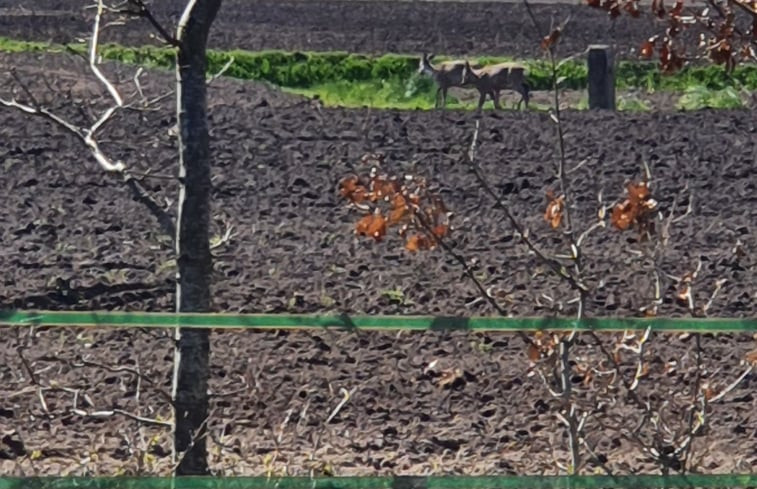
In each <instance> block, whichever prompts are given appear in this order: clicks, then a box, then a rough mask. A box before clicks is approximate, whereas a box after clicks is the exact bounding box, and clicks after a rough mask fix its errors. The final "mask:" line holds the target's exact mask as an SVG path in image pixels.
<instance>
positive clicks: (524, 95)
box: [518, 83, 529, 110]
mask: <svg viewBox="0 0 757 489" xmlns="http://www.w3.org/2000/svg"><path fill="white" fill-rule="evenodd" d="M518 91H519V92H520V100H519V101H518V110H520V103H521V102H526V108H528V99H529V96H528V85H527V84H525V83H521V85H520V90H518Z"/></svg>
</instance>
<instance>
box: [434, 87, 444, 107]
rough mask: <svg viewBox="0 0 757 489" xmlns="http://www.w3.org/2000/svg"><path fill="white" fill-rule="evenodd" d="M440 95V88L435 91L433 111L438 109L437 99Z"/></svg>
mask: <svg viewBox="0 0 757 489" xmlns="http://www.w3.org/2000/svg"><path fill="white" fill-rule="evenodd" d="M441 94H442V87H439V88H437V89H436V99H434V108H435V109H438V108H439V98H440V97H441Z"/></svg>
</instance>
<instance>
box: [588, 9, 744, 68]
mask: <svg viewBox="0 0 757 489" xmlns="http://www.w3.org/2000/svg"><path fill="white" fill-rule="evenodd" d="M587 3H588V5H589V6H590V7H594V8H599V9H602V10H606V11H607V13H608V15H609V16H610V17H611V18H613V19H614V18H616V17H618V16H620V15H621V13H622V11H625V12H627V13H628V15H630V16H631V17H640V16H641V13H642V11H641V10H640V8H639V2H638V0H587ZM707 4H708V5H709V6H708V7H705V8H696V7H693V6H692V7H688V8H686V7H685V6H684V1H683V0H675V3H674V4H673V5H672V6H670V5H668V6H666V5H665V0H652V3H651V13H652V15H654V16H655V17H657V18H658V19H660V20H661V21H664V23H665V25H666V27H665V31H664V33H662V34H658V35H655V36H652V37H650V38H649V39H647V40H645V41H644V42H643V43H642V45H641V48H640V56H641V57H642V58H644V59H652V58H653V57H654V56H655V53H657V57H658V60H659V64H660V70H661V71H662V72H663V73H673V72H675V71H677V70H679V69H681V68H682V67H683V66H684V64H685V62H686V61H687V60H688V59H689V58H688V57H687V54H686V48H687V46H686V45H685V43H684V42H683V41H682V40H681V34H682V33H683V32H684V31H685V30H687V29H689V28H690V27H692V26H699V27H701V28H703V31H704V32H702V34H700V36H699V46H698V47H699V48H700V49H701V50H704V52H705V53H706V56H707V57H709V58H710V60H711V61H713V62H714V63H717V64H720V65H724V66H725V68H726V70H727V71H731V70H733V68H734V67H735V66H736V64H738V63H739V62H743V61H747V60H757V52H756V51H755V49H757V2H755V1H754V0H728V1H723V2H721V1H715V0H712V1H708V2H707ZM736 11H741V12H743V13H745V14H746V15H747V17H748V18H749V21H750V24H751V26H750V27H748V28H746V29H742V28H739V27H738V26H737V25H736Z"/></svg>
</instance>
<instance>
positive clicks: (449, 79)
mask: <svg viewBox="0 0 757 489" xmlns="http://www.w3.org/2000/svg"><path fill="white" fill-rule="evenodd" d="M433 57H434V55H433V54H425V53H424V54H423V57H421V61H420V64H419V65H418V74H424V73H425V74H426V75H429V76H430V77H431V78H433V79H434V81H435V82H436V84H437V85H438V86H439V88H437V90H436V101H435V102H434V107H436V108H439V95H440V94H441V102H442V108H444V106H445V105H446V104H447V89H449V87H463V86H467V84H465V83H463V71H464V70H465V65H466V64H467V63H468V62H467V61H463V60H460V59H457V60H453V61H444V62H442V63H439V64H437V65H432V64H431V59H432V58H433Z"/></svg>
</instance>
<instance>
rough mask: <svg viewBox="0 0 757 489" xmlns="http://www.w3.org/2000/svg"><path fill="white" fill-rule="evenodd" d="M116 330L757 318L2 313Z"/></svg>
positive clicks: (6, 317) (585, 327)
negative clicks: (179, 327) (579, 318)
mask: <svg viewBox="0 0 757 489" xmlns="http://www.w3.org/2000/svg"><path fill="white" fill-rule="evenodd" d="M30 325H35V326H73V327H109V328H110V327H113V328H128V327H130V328H173V327H176V326H181V327H184V328H214V329H245V328H247V329H322V328H338V329H347V330H353V329H354V330H390V331H397V330H410V331H413V330H415V331H426V330H473V331H544V330H550V331H573V330H578V331H627V330H636V331H644V330H646V329H648V328H649V329H651V330H652V331H661V332H665V331H670V332H694V333H708V332H713V333H716V332H720V333H725V332H740V331H741V332H743V331H749V332H752V331H757V318H751V319H727V318H715V319H709V318H707V319H701V318H697V319H685V318H586V319H582V320H580V321H579V320H576V319H571V318H545V317H540V318H501V317H446V316H349V315H346V314H342V315H319V314H214V313H207V314H199V313H183V314H174V313H158V312H154V313H146V312H106V311H102V312H99V311H0V326H30Z"/></svg>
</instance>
